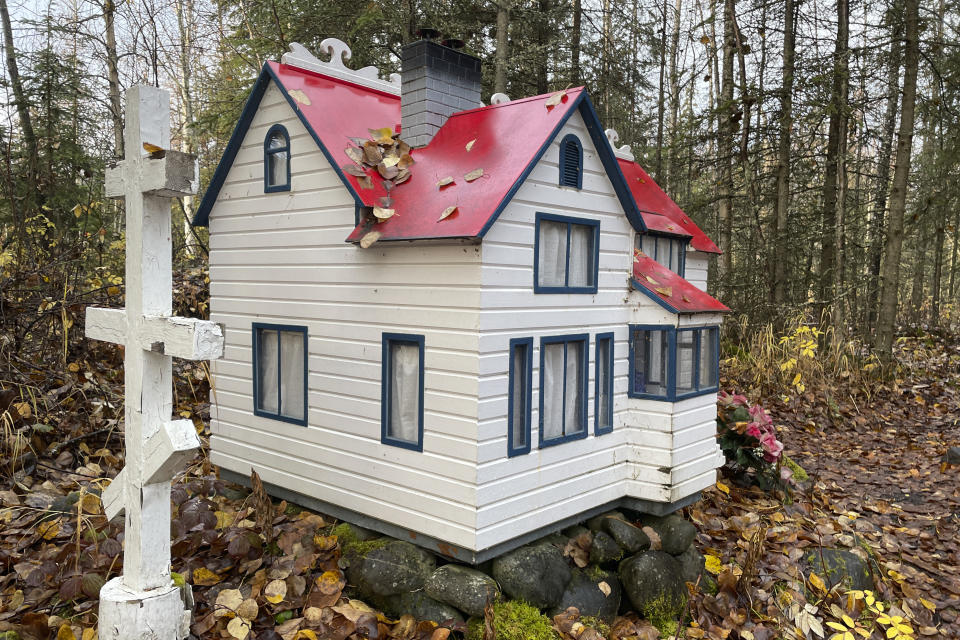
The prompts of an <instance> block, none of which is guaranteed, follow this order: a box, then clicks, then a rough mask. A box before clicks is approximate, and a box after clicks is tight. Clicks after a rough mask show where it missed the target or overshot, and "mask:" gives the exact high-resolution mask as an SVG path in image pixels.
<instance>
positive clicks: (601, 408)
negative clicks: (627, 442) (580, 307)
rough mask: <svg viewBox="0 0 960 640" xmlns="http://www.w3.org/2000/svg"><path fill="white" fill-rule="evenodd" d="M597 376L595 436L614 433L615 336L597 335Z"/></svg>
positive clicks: (594, 412)
mask: <svg viewBox="0 0 960 640" xmlns="http://www.w3.org/2000/svg"><path fill="white" fill-rule="evenodd" d="M594 364H595V366H596V370H597V371H596V374H595V375H594V377H593V379H594V381H595V384H596V389H595V390H594V407H593V415H594V425H593V430H594V434H595V435H598V436H599V435H602V434H604V433H610V432H611V431H613V334H612V333H599V334H597V353H596V356H595V363H594Z"/></svg>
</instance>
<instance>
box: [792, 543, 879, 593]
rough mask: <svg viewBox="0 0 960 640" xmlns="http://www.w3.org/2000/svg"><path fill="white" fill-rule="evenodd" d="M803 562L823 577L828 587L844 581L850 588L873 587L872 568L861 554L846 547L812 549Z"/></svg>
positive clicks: (862, 588) (805, 555)
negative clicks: (845, 548) (847, 549)
mask: <svg viewBox="0 0 960 640" xmlns="http://www.w3.org/2000/svg"><path fill="white" fill-rule="evenodd" d="M803 564H804V566H806V567H808V568H809V570H810V571H813V572H814V573H816V574H817V575H818V576H820V577H821V578H823V581H824V582H825V583H826V584H827V587H828V588H832V587H833V586H834V585H837V584H840V583H843V584H844V585H845V586H846V587H847V588H848V589H859V590H861V591H862V590H864V589H873V588H874V585H873V579H872V578H871V577H870V568H869V566H868V565H867V563H866V562H864V561H863V560H862V559H861V558H860V556H858V555H857V554H855V553H853V552H852V551H846V550H844V549H811V550H810V551H807V552H806V553H805V554H804V555H803Z"/></svg>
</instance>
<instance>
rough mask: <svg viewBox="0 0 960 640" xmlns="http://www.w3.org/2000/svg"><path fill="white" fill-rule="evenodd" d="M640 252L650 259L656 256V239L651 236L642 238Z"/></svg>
mask: <svg viewBox="0 0 960 640" xmlns="http://www.w3.org/2000/svg"><path fill="white" fill-rule="evenodd" d="M640 250H641V251H643V252H644V253H645V254H647V255H648V256H650V257H651V258H655V257H656V255H657V239H656V238H655V237H653V236H647V235H645V236H642V237H641V248H640Z"/></svg>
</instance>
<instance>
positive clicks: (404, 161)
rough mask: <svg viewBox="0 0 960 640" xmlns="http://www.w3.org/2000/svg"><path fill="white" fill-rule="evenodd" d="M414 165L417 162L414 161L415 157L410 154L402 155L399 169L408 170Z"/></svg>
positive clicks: (398, 164)
mask: <svg viewBox="0 0 960 640" xmlns="http://www.w3.org/2000/svg"><path fill="white" fill-rule="evenodd" d="M413 164H416V162H415V161H414V159H413V156H411V155H410V154H409V153H402V154H400V161H399V162H398V163H397V166H398V167H399V168H401V169H406V168H407V167H409V166H410V165H413Z"/></svg>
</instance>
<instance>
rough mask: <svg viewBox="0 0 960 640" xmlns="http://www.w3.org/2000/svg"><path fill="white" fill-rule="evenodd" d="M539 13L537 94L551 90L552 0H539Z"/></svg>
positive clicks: (537, 18) (537, 19)
mask: <svg viewBox="0 0 960 640" xmlns="http://www.w3.org/2000/svg"><path fill="white" fill-rule="evenodd" d="M537 4H538V6H539V8H540V11H539V15H538V16H536V21H537V23H536V24H537V69H536V79H537V91H536V92H537V94H543V93H547V92H548V91H549V90H550V85H549V83H548V67H549V65H550V57H551V56H550V54H551V53H552V52H551V50H550V49H551V47H550V34H551V33H552V30H551V28H550V27H551V25H550V24H549V22H548V20H549V16H550V0H539V1H538V3H537Z"/></svg>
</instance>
